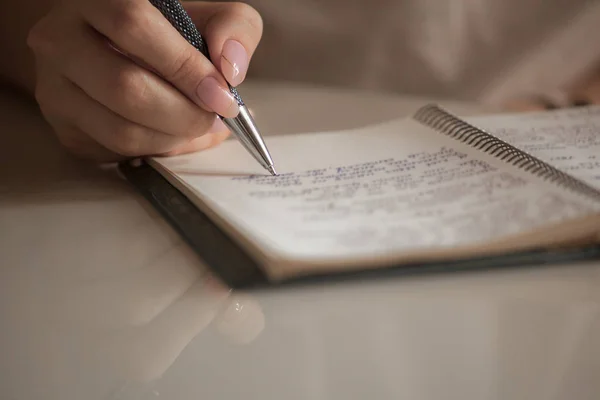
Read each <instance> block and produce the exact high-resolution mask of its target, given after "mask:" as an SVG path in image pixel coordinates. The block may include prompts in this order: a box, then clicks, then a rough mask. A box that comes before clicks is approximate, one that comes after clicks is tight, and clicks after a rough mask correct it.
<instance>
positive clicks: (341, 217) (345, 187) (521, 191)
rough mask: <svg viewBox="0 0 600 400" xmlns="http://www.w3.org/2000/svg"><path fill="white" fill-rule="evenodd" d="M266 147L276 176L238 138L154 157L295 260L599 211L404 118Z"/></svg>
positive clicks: (457, 239)
mask: <svg viewBox="0 0 600 400" xmlns="http://www.w3.org/2000/svg"><path fill="white" fill-rule="evenodd" d="M268 146H269V148H270V150H271V153H272V155H273V158H274V160H275V162H276V165H277V170H278V171H279V172H280V174H281V175H280V176H277V177H271V176H268V175H267V174H266V173H265V171H263V170H262V169H261V168H260V167H259V166H258V165H257V163H256V162H255V161H254V160H253V159H252V158H251V157H250V156H249V155H248V154H247V153H246V151H245V150H244V149H243V148H242V146H241V145H240V144H239V143H237V142H236V141H231V142H227V143H224V144H223V145H221V146H219V147H217V148H214V149H211V150H208V151H205V152H202V153H198V154H190V155H184V156H178V157H172V158H162V159H155V160H154V162H155V163H156V166H157V169H159V170H161V169H164V170H167V171H169V172H170V173H172V174H175V177H176V179H177V180H179V181H180V182H181V183H182V184H183V185H186V186H187V187H188V188H189V189H191V190H192V191H194V192H195V193H196V194H197V195H198V196H199V198H201V199H202V203H203V204H206V205H208V206H209V207H210V208H211V209H212V210H214V211H216V212H217V213H218V214H219V215H220V216H221V217H222V218H224V219H226V220H227V222H228V223H230V224H231V225H234V226H235V227H236V229H237V230H239V231H241V232H243V233H244V234H245V235H246V236H247V237H249V238H250V240H251V241H253V242H255V243H258V244H259V246H260V247H261V248H266V249H268V252H269V253H273V254H275V255H277V256H279V257H281V258H288V259H297V260H315V261H325V260H335V259H340V260H344V259H345V260H348V259H352V258H353V257H361V258H362V257H365V258H366V257H373V256H382V255H388V254H392V253H397V252H401V251H406V250H415V249H427V248H438V249H439V248H443V247H453V246H458V245H467V244H473V243H482V242H485V241H488V240H491V239H497V238H502V237H505V236H507V235H511V234H515V233H519V232H523V231H528V230H531V229H533V228H536V227H539V226H542V225H543V224H547V223H553V222H559V221H563V220H565V219H569V218H575V217H578V216H582V215H584V214H586V213H591V212H593V211H594V210H595V209H596V210H597V209H598V207H597V205H593V204H590V203H589V202H588V201H587V200H586V199H585V198H581V197H579V196H577V195H575V194H572V193H570V192H565V191H563V190H562V189H560V188H558V187H555V186H554V185H552V184H549V183H545V182H542V181H541V180H539V179H538V178H535V177H532V176H530V175H529V174H528V173H526V172H524V171H520V170H517V169H514V168H513V167H511V166H509V165H508V164H506V163H504V162H499V161H498V160H496V159H494V158H492V157H490V156H486V155H484V154H481V153H479V152H478V151H477V150H475V149H472V148H470V147H468V146H466V145H464V144H462V143H459V142H458V141H455V140H453V139H451V138H448V137H446V136H444V135H441V134H439V133H437V132H434V131H430V130H429V129H428V128H426V127H423V126H421V125H419V124H418V123H417V122H415V121H412V120H403V121H394V122H391V123H389V124H382V125H379V126H376V127H370V128H364V129H361V130H356V131H351V132H338V133H326V134H305V135H295V136H282V137H269V138H268ZM165 176H167V177H169V174H165ZM192 200H193V199H192Z"/></svg>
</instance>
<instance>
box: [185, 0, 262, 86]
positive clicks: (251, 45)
mask: <svg viewBox="0 0 600 400" xmlns="http://www.w3.org/2000/svg"><path fill="white" fill-rule="evenodd" d="M184 6H185V9H186V10H187V12H188V14H189V15H190V18H192V20H193V21H194V23H195V24H196V26H198V28H199V29H200V31H201V32H202V34H203V35H204V38H205V39H206V42H207V45H208V49H209V51H210V57H211V60H212V61H213V64H214V65H215V66H217V68H219V70H220V71H221V73H222V74H223V76H224V77H225V79H227V81H228V82H229V83H230V84H231V85H232V86H237V85H239V84H240V83H242V82H243V81H244V79H245V78H246V73H247V72H248V65H249V62H250V59H251V58H252V55H253V54H254V51H255V50H256V47H257V46H258V43H259V42H260V39H261V36H262V32H263V21H262V18H261V16H260V14H259V13H258V12H257V11H256V10H255V9H254V8H252V7H251V6H249V5H247V4H244V3H229V2H223V3H209V2H192V3H185V4H184Z"/></svg>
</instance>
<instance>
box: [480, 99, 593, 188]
mask: <svg viewBox="0 0 600 400" xmlns="http://www.w3.org/2000/svg"><path fill="white" fill-rule="evenodd" d="M468 122H470V123H471V124H474V125H476V126H478V127H480V128H484V129H485V130H487V131H488V132H490V133H492V134H493V135H495V136H497V137H499V138H501V139H503V140H505V141H506V142H508V143H510V144H512V145H514V146H515V147H518V148H520V149H522V150H525V151H526V152H527V153H529V154H531V155H534V156H536V157H537V158H539V159H541V160H543V161H545V162H547V163H548V164H551V165H553V166H555V167H557V168H558V169H560V170H561V171H563V172H566V173H568V174H571V175H572V176H574V177H576V178H578V179H580V180H582V181H584V182H586V183H588V184H589V185H591V186H594V187H596V188H600V106H590V107H584V108H574V109H565V110H557V111H552V112H542V113H539V112H536V113H523V114H516V115H498V116H485V117H474V118H469V119H468Z"/></svg>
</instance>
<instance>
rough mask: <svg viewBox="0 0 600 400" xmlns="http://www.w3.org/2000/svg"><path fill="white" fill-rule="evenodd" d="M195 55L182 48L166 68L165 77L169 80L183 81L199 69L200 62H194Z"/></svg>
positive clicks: (195, 59)
mask: <svg viewBox="0 0 600 400" xmlns="http://www.w3.org/2000/svg"><path fill="white" fill-rule="evenodd" d="M196 61H197V55H196V54H194V53H193V52H191V51H189V50H183V51H182V52H181V53H180V55H179V57H177V58H176V59H175V61H173V63H172V64H171V66H170V67H169V68H167V70H166V73H165V79H166V80H168V81H170V82H184V81H187V80H189V79H190V78H191V77H192V76H194V75H195V74H197V73H198V71H201V70H202V68H201V65H198V64H201V63H198V62H196Z"/></svg>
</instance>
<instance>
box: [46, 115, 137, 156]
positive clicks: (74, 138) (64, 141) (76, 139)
mask: <svg viewBox="0 0 600 400" xmlns="http://www.w3.org/2000/svg"><path fill="white" fill-rule="evenodd" d="M44 117H45V119H46V121H48V123H49V124H50V125H51V126H52V128H53V129H54V132H55V134H56V137H57V138H58V140H59V142H60V143H61V145H62V146H63V147H64V148H65V149H66V150H67V151H68V152H69V153H71V154H72V155H74V156H76V157H80V158H84V159H87V160H94V161H96V162H99V163H112V162H119V161H122V160H124V159H125V157H123V156H119V155H118V154H115V153H113V152H112V151H110V150H108V149H106V148H105V147H103V146H101V145H100V144H99V143H98V142H96V141H95V140H94V139H92V138H91V137H90V136H88V135H87V134H86V133H85V132H83V131H82V130H81V129H79V128H76V127H74V126H73V125H71V124H70V123H69V122H68V121H65V120H63V119H60V118H56V117H53V116H47V115H45V116H44Z"/></svg>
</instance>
